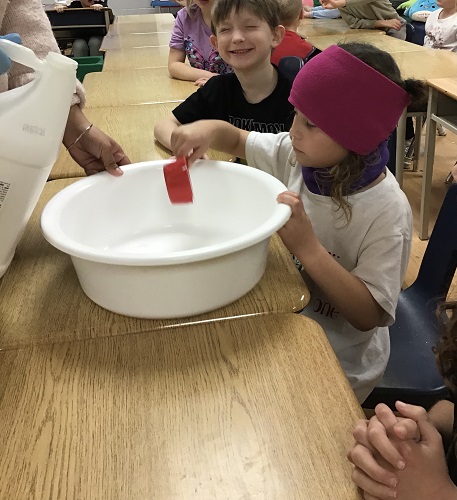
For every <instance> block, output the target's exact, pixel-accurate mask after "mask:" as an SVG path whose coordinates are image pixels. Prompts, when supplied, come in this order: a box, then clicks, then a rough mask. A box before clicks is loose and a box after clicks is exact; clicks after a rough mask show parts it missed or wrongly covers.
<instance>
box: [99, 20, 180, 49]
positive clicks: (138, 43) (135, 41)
mask: <svg viewBox="0 0 457 500" xmlns="http://www.w3.org/2000/svg"><path fill="white" fill-rule="evenodd" d="M120 26H121V25H120ZM170 38H171V32H170V31H165V32H158V33H122V34H121V35H114V33H111V34H110V35H107V36H105V37H104V38H103V42H102V44H101V46H100V50H101V51H105V50H106V51H108V50H114V49H132V48H135V47H160V46H161V45H164V46H166V47H167V48H168V44H169V43H170Z"/></svg>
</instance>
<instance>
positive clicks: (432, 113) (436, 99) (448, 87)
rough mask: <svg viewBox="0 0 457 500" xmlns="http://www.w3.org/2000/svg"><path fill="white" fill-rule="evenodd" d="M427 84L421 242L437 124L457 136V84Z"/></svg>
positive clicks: (425, 227)
mask: <svg viewBox="0 0 457 500" xmlns="http://www.w3.org/2000/svg"><path fill="white" fill-rule="evenodd" d="M427 83H428V85H429V99H428V106H427V127H426V136H425V152H424V175H423V180H422V193H421V210H420V224H419V238H421V239H427V238H428V236H429V233H428V226H429V212H430V196H431V189H432V175H433V163H434V160H435V141H436V124H437V123H441V125H444V126H445V127H446V128H447V129H448V130H450V131H451V132H453V133H454V134H457V83H456V80H455V77H453V78H436V79H429V80H427ZM449 169H450V166H449Z"/></svg>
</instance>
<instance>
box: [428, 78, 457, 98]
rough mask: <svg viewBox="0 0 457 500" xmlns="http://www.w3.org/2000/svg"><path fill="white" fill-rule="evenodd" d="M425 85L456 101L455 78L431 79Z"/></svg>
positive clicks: (456, 85) (456, 84)
mask: <svg viewBox="0 0 457 500" xmlns="http://www.w3.org/2000/svg"><path fill="white" fill-rule="evenodd" d="M427 84H428V85H430V87H433V88H435V89H437V90H439V91H440V92H441V93H442V94H445V95H448V96H449V97H452V99H455V100H457V81H456V80H455V78H431V79H429V80H427Z"/></svg>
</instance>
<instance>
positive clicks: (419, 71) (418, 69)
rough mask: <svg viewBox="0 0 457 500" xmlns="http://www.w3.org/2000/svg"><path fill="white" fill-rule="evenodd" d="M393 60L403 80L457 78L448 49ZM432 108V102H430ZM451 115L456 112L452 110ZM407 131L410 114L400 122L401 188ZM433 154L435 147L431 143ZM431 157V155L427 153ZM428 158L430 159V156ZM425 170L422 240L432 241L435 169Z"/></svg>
mask: <svg viewBox="0 0 457 500" xmlns="http://www.w3.org/2000/svg"><path fill="white" fill-rule="evenodd" d="M392 57H393V58H394V59H395V61H396V62H397V64H398V66H399V68H400V70H401V72H402V76H403V78H416V79H418V80H426V81H427V80H429V79H434V78H455V75H457V54H455V53H453V52H448V51H446V50H433V49H428V48H425V47H423V49H422V50H421V51H415V52H393V53H392ZM429 106H430V101H429ZM450 114H452V111H451V110H450ZM432 126H433V127H434V130H435V131H436V128H435V126H434V125H432ZM405 131H406V112H404V113H403V115H402V117H401V118H400V120H399V122H398V127H397V161H396V164H397V168H396V178H397V181H398V183H399V184H400V186H402V185H403V168H402V166H403V160H404V151H405V148H404V138H405ZM429 148H430V153H431V152H432V151H434V147H433V148H432V145H431V144H430V146H429ZM426 155H427V153H426ZM426 157H427V156H426ZM425 165H426V166H425V167H424V181H423V184H422V196H421V222H420V229H419V237H420V238H421V239H427V238H428V219H429V214H428V212H429V207H428V206H429V201H428V199H429V195H430V189H431V175H432V168H433V167H432V166H431V165H430V164H428V166H427V163H426V164H425Z"/></svg>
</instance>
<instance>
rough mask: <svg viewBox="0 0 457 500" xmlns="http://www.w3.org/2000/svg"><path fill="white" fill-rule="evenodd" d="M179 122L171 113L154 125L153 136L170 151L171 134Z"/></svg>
mask: <svg viewBox="0 0 457 500" xmlns="http://www.w3.org/2000/svg"><path fill="white" fill-rule="evenodd" d="M180 125H181V123H180V122H179V121H178V120H177V119H176V117H175V116H174V115H173V114H172V115H171V116H169V117H167V118H163V119H162V120H160V121H159V122H157V123H156V124H155V126H154V137H155V138H156V139H157V140H158V141H159V142H160V144H162V146H165V147H166V148H167V149H169V150H170V151H171V134H172V132H173V131H174V130H175V129H177V128H178V127H179V126H180Z"/></svg>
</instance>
